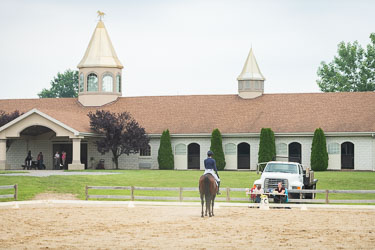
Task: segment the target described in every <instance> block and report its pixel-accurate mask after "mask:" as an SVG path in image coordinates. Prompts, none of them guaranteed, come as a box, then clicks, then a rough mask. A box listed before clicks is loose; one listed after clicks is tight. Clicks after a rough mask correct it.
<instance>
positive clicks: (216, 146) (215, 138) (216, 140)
mask: <svg viewBox="0 0 375 250" xmlns="http://www.w3.org/2000/svg"><path fill="white" fill-rule="evenodd" d="M210 150H211V151H212V152H213V153H214V155H213V156H212V158H214V159H215V161H216V167H217V170H224V168H225V164H226V162H225V156H224V151H223V140H222V137H221V133H220V130H219V129H214V130H213V131H212V135H211V147H210Z"/></svg>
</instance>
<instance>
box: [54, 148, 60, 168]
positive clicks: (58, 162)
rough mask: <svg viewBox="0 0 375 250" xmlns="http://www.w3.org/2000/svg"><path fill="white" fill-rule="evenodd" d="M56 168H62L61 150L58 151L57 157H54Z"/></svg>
mask: <svg viewBox="0 0 375 250" xmlns="http://www.w3.org/2000/svg"><path fill="white" fill-rule="evenodd" d="M54 161H55V162H54V169H60V154H59V151H56V154H55V157H54Z"/></svg>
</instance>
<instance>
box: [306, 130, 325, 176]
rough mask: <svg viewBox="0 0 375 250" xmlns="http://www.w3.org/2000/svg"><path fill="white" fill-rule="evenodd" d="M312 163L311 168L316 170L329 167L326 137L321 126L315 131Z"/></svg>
mask: <svg viewBox="0 0 375 250" xmlns="http://www.w3.org/2000/svg"><path fill="white" fill-rule="evenodd" d="M310 165H311V169H312V170H314V171H325V170H327V168H328V152H327V144H326V137H325V135H324V132H323V130H322V129H321V128H318V129H316V130H315V132H314V138H313V142H312V145H311V157H310Z"/></svg>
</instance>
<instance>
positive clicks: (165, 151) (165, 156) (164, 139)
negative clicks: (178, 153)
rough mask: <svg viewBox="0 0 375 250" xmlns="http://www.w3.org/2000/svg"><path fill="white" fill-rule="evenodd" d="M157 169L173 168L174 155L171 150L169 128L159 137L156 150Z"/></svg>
mask: <svg viewBox="0 0 375 250" xmlns="http://www.w3.org/2000/svg"><path fill="white" fill-rule="evenodd" d="M158 163H159V169H174V157H173V152H172V144H171V136H170V134H169V130H168V129H167V130H165V131H163V134H162V135H161V137H160V147H159V151H158Z"/></svg>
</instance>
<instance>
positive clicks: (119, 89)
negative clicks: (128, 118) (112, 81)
mask: <svg viewBox="0 0 375 250" xmlns="http://www.w3.org/2000/svg"><path fill="white" fill-rule="evenodd" d="M116 90H117V92H119V93H120V92H121V75H120V74H118V75H117V76H116Z"/></svg>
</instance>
